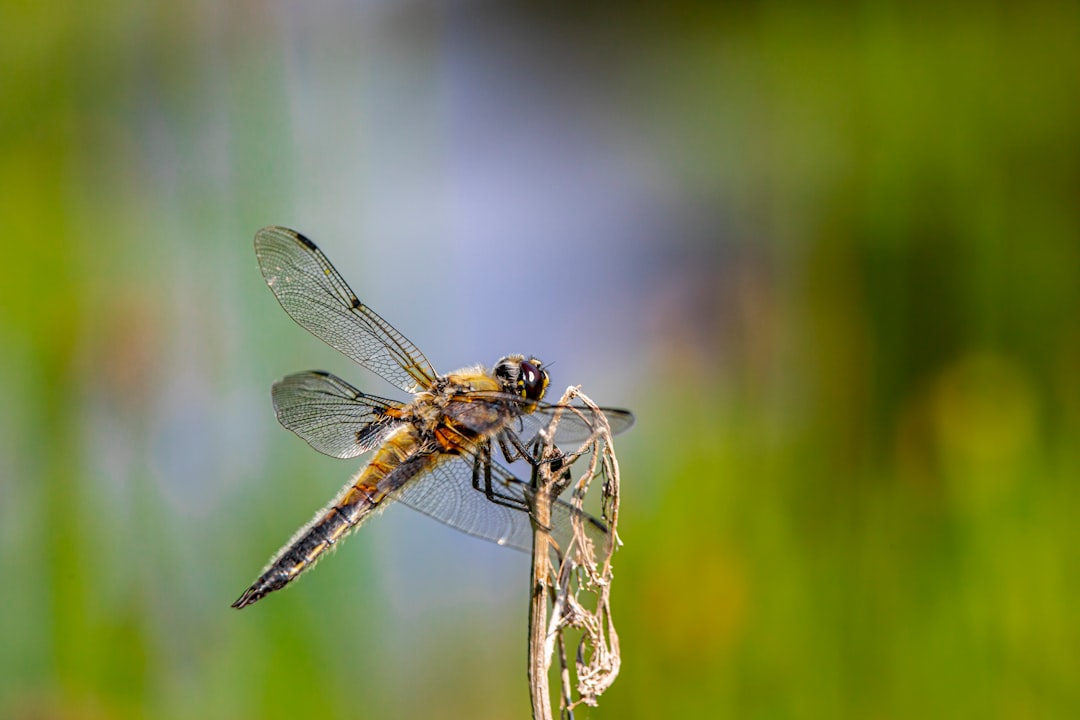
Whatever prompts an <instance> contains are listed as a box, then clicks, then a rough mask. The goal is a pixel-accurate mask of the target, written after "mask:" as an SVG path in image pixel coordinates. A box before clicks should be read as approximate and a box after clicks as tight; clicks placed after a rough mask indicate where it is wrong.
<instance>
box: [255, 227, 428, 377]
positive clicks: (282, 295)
mask: <svg viewBox="0 0 1080 720" xmlns="http://www.w3.org/2000/svg"><path fill="white" fill-rule="evenodd" d="M255 256H256V257H257V258H258V260H259V269H260V270H261V271H262V274H263V278H265V280H266V284H267V285H268V286H270V290H271V291H273V293H274V296H275V297H277V299H278V302H279V303H281V307H283V308H284V309H285V312H287V313H288V314H289V316H290V317H292V319H293V320H295V321H296V322H297V323H299V324H300V325H302V326H303V327H304V328H306V329H307V330H308V331H309V332H311V334H313V335H315V337H317V338H319V339H320V340H322V341H324V342H325V343H327V344H328V345H330V346H331V347H333V348H335V349H337V350H339V351H341V352H342V353H344V354H345V355H347V356H349V357H350V358H352V359H353V360H355V361H356V362H358V363H360V364H361V365H363V366H364V367H366V368H368V369H369V370H371V371H372V372H375V373H377V374H378V375H380V376H381V377H383V378H385V379H386V380H387V381H389V382H391V383H393V384H394V385H396V386H398V387H399V388H401V389H403V390H405V391H406V392H414V391H415V390H416V388H428V387H430V386H431V384H432V383H434V382H435V371H434V370H432V368H431V365H430V363H428V361H427V358H425V357H424V355H423V353H421V352H420V351H419V350H418V349H417V348H416V346H415V345H413V344H412V343H411V342H409V340H408V339H406V338H405V337H404V336H403V335H402V334H401V333H399V332H398V331H397V330H395V329H394V328H393V327H392V326H391V325H390V324H389V323H388V322H386V321H385V320H383V319H382V318H381V317H379V316H378V315H377V314H376V313H375V312H374V311H373V310H372V309H371V308H369V307H368V306H367V305H364V304H363V303H362V302H360V300H359V299H358V298H357V297H356V293H354V292H353V291H352V289H351V288H349V285H348V283H346V282H345V280H344V279H343V278H342V277H341V275H340V274H339V273H338V271H337V270H335V269H334V266H333V265H331V264H330V261H329V260H327V259H326V256H325V255H323V254H322V251H320V250H319V248H318V247H316V246H315V243H313V242H312V241H311V240H309V239H307V238H306V237H304V236H303V235H301V234H300V233H298V232H296V231H295V230H289V229H288V228H283V227H265V228H263V229H262V230H259V231H258V232H257V233H255Z"/></svg>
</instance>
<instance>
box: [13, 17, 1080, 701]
mask: <svg viewBox="0 0 1080 720" xmlns="http://www.w3.org/2000/svg"><path fill="white" fill-rule="evenodd" d="M0 20H2V21H3V23H2V24H3V26H4V27H6V28H8V33H7V38H6V40H5V42H4V43H2V44H0V68H2V70H3V73H2V74H3V77H4V83H3V85H4V90H3V94H2V99H0V108H2V112H0V188H2V189H3V192H0V218H2V219H3V222H4V233H3V237H4V258H5V263H4V265H3V268H4V270H3V273H2V278H3V281H2V282H0V349H2V352H0V375H2V377H4V378H6V380H7V382H6V383H5V388H6V392H5V393H4V399H3V401H2V402H0V577H2V581H0V717H5V718H7V717H11V718H92V719H97V718H192V717H200V718H226V717H229V718H236V717H241V718H242V717H262V718H273V717H294V716H304V717H316V716H318V717H325V718H338V717H341V718H344V717H350V718H356V717H448V718H449V717H463V716H468V717H472V718H505V717H522V716H526V715H527V713H528V693H527V686H526V680H525V668H526V665H525V645H526V626H525V624H526V610H527V582H528V559H527V558H526V557H525V556H524V555H520V554H517V553H513V552H510V551H506V550H503V549H500V548H497V547H495V546H490V545H487V544H484V543H482V542H480V541H476V540H473V539H471V538H468V537H465V536H462V535H459V534H457V533H454V532H453V531H451V530H449V529H447V528H444V527H442V526H440V525H438V524H437V523H434V522H432V521H430V520H428V519H427V518H424V517H422V516H419V515H417V514H415V513H411V512H409V511H407V510H405V509H393V510H391V511H389V512H388V513H386V514H385V515H384V516H382V517H380V518H379V519H378V520H377V521H376V522H373V523H371V524H370V525H368V526H366V527H364V528H363V530H362V531H361V532H360V533H358V534H357V536H356V537H355V538H353V539H351V540H350V541H349V542H348V543H346V544H345V545H344V547H343V548H342V550H341V551H340V552H338V553H336V555H335V557H333V558H332V559H331V560H328V561H327V562H325V563H324V564H322V565H320V567H319V569H318V570H316V571H314V572H313V573H311V574H310V575H308V576H305V577H304V578H303V579H302V580H301V581H300V582H299V583H297V585H296V586H295V587H294V588H293V589H290V590H289V591H288V592H284V593H281V594H278V595H276V596H273V597H271V598H270V599H269V600H267V601H265V602H262V603H260V604H258V605H257V606H255V607H254V608H251V609H249V610H245V611H244V612H242V613H237V612H235V611H233V610H230V609H229V607H228V605H229V603H230V602H232V600H234V599H235V598H236V597H237V595H238V594H239V593H240V592H241V591H242V590H243V589H244V588H245V587H246V586H247V584H248V583H249V582H250V581H251V580H252V579H253V578H254V577H255V575H256V574H257V572H258V570H259V569H260V568H261V567H262V564H263V563H264V562H265V560H266V559H267V558H268V557H269V556H270V555H271V554H272V553H273V551H274V550H276V549H277V547H279V545H280V544H281V543H283V542H285V541H286V540H287V539H288V537H289V536H290V534H291V533H292V532H293V531H294V530H295V529H296V528H297V527H299V526H300V525H301V524H303V523H304V522H305V521H306V520H308V519H309V517H310V516H311V514H312V513H313V512H314V511H315V510H316V509H318V508H320V507H321V506H322V505H323V504H324V503H325V502H326V501H327V500H329V499H330V498H331V497H332V496H333V495H334V493H335V492H336V491H337V490H338V488H339V487H340V486H341V485H342V484H343V483H344V482H345V481H346V480H347V479H348V478H349V476H350V474H351V473H352V472H354V470H355V469H356V467H357V464H356V463H348V462H340V461H334V460H330V459H327V458H324V457H321V456H319V455H318V454H317V453H315V452H314V451H311V450H310V449H309V448H308V447H307V446H306V445H305V444H304V443H303V442H302V441H301V440H299V439H297V438H295V437H293V436H292V435H290V434H289V433H287V432H286V431H285V430H283V429H281V428H280V427H278V426H277V424H276V422H275V420H274V417H273V411H272V408H271V406H270V400H269V387H270V384H271V383H272V382H273V381H274V380H275V379H277V378H278V377H280V376H282V375H285V374H287V373H289V372H293V371H298V370H303V369H309V368H322V369H327V370H330V371H333V372H335V373H337V374H339V375H341V376H343V377H345V378H347V379H349V380H350V381H352V382H354V383H355V384H357V385H359V386H360V387H362V388H364V389H367V390H370V391H371V392H373V393H376V394H385V395H392V394H393V390H392V389H388V386H386V385H385V383H382V382H381V381H380V380H379V379H378V378H375V377H373V376H370V375H368V374H366V373H365V372H364V371H361V370H359V369H358V368H355V367H354V366H351V364H350V363H349V361H348V360H346V359H345V358H343V357H341V356H339V355H337V354H336V353H335V352H334V351H333V350H331V349H329V348H328V347H326V346H324V345H322V344H321V343H320V342H319V341H317V340H316V339H314V338H312V337H311V336H309V335H308V334H307V333H306V332H304V331H303V330H302V329H300V328H299V327H297V326H296V325H294V324H293V323H292V322H291V321H290V320H289V319H288V317H287V316H286V315H285V314H284V313H283V312H282V311H281V310H280V308H279V307H278V306H277V303H276V302H275V301H274V299H273V297H272V296H271V294H270V292H269V291H268V290H267V289H266V287H265V285H264V283H263V281H262V279H261V277H260V275H259V272H258V269H257V266H256V263H255V258H254V254H253V252H252V246H251V238H252V236H253V234H254V232H255V230H257V229H258V228H259V227H262V226H264V225H269V224H283V225H288V226H291V227H295V228H297V229H299V230H301V231H303V232H305V233H306V234H308V235H309V236H310V237H312V238H313V239H315V241H316V242H318V243H319V244H320V245H321V246H322V248H323V249H324V251H325V252H326V253H327V254H328V255H329V257H330V258H331V259H332V260H333V261H334V263H335V264H336V265H337V266H338V268H339V269H340V270H341V271H342V273H343V274H344V276H345V277H346V278H347V279H348V280H349V281H350V283H351V284H352V285H353V287H354V288H355V289H356V291H357V292H358V294H359V295H360V297H361V298H362V299H364V300H365V301H366V302H368V303H369V304H370V305H371V306H372V307H373V308H374V309H375V310H376V311H377V312H379V313H380V314H382V315H383V316H384V317H386V319H387V320H389V321H390V322H391V323H393V324H394V325H395V326H396V327H397V328H398V329H400V330H401V331H402V332H403V333H405V334H406V335H407V336H408V337H409V338H411V339H412V340H413V341H414V342H415V343H416V344H417V345H418V346H419V347H420V348H421V349H422V350H423V351H424V352H425V353H426V354H427V356H428V358H429V359H430V360H431V361H432V363H433V364H434V365H435V367H436V368H437V369H439V370H441V371H449V370H452V369H455V368H457V367H461V366H464V365H470V364H473V363H476V362H484V363H491V362H493V361H494V360H495V359H497V358H498V357H500V356H501V355H504V354H506V353H508V352H523V353H532V354H535V355H537V356H538V357H541V358H543V359H544V360H545V361H548V362H551V361H554V362H555V365H554V367H553V368H552V374H553V389H554V390H555V391H556V392H559V391H561V390H562V389H563V388H564V387H565V386H566V385H569V384H577V383H580V384H582V385H583V388H584V390H585V392H587V393H588V394H589V395H590V396H591V397H592V398H594V399H595V400H596V401H598V402H600V403H602V404H607V405H616V406H627V407H631V408H633V409H634V410H635V412H636V413H637V416H638V424H637V426H636V427H635V428H634V429H633V430H632V431H631V432H630V434H628V435H626V436H623V437H621V438H619V439H618V441H617V445H616V447H617V449H618V451H619V456H620V459H621V462H622V466H623V509H622V516H621V518H622V525H621V528H622V531H621V534H622V536H623V539H624V541H625V543H626V545H625V547H624V548H623V550H621V551H620V553H619V554H618V555H617V557H616V567H615V572H616V579H615V589H614V593H613V607H614V613H615V619H616V622H617V624H618V627H619V628H620V630H621V640H622V649H623V665H622V674H621V676H620V677H619V679H618V680H617V681H616V683H615V685H614V686H613V687H612V689H611V690H610V691H609V693H608V694H607V695H605V696H603V697H602V698H601V705H600V707H599V708H598V709H596V710H592V711H587V712H586V713H583V714H585V715H587V716H590V717H656V716H664V717H739V718H841V717H850V718H867V717H871V718H910V717H916V716H917V717H923V718H955V717H984V718H1051V717H1062V718H1066V717H1075V716H1077V714H1078V713H1080V683H1078V682H1077V670H1076V668H1077V667H1080V650H1078V649H1080V620H1078V619H1077V613H1076V612H1075V600H1074V598H1075V597H1076V596H1077V594H1078V593H1080V571H1078V568H1080V550H1078V548H1080V530H1077V523H1076V521H1075V517H1076V515H1077V510H1078V509H1080V502H1078V501H1080V497H1078V495H1080V493H1078V490H1077V482H1076V481H1077V478H1078V477H1080V445H1078V443H1077V442H1076V438H1077V437H1078V430H1080V380H1078V378H1080V203H1078V202H1077V198H1080V131H1078V128H1080V94H1078V93H1077V74H1076V68H1077V67H1080V43H1078V42H1077V38H1078V37H1080V7H1078V6H1077V5H1076V4H1075V3H1065V2H1058V3H1054V2H1035V3H1028V4H1009V3H1005V4H995V5H990V6H986V5H979V4H974V5H973V4H967V3H944V4H937V5H931V6H926V7H922V6H908V5H890V4H881V3H862V4H859V5H858V6H856V7H854V8H844V7H843V6H841V5H836V4H823V5H813V4H803V3H793V2H776V3H754V4H747V5H739V6H737V7H732V8H727V9H725V8H720V7H716V6H713V5H711V4H706V3H695V2H676V3H669V4H666V5H665V6H664V9H663V10H659V9H652V10H646V9H644V8H641V7H638V6H633V7H627V6H625V5H623V4H616V3H599V4H592V5H590V6H588V7H581V6H570V5H557V6H550V5H547V4H540V3H524V4H514V5H513V6H507V5H506V4H501V3H489V2H479V1H473V2H460V3H433V2H377V1H375V0H370V1H368V2H352V3H348V2H332V3H324V4H319V5H317V6H315V5H304V6H300V5H295V4H292V3H285V2H275V3H264V2H247V3H235V4H222V3H212V2H206V1H205V0H200V1H198V2H192V3H185V4H179V5H167V4H149V3H137V2H122V1H119V0H107V1H106V2H99V3H91V4H84V3H73V2H69V3H59V4H57V3H46V4H41V5H33V4H28V3H8V4H5V5H4V6H3V7H2V8H0Z"/></svg>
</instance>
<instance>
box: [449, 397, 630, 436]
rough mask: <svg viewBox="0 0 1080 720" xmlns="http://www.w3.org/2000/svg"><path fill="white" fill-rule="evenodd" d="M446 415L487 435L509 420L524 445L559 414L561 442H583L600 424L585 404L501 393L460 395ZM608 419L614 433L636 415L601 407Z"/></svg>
mask: <svg viewBox="0 0 1080 720" xmlns="http://www.w3.org/2000/svg"><path fill="white" fill-rule="evenodd" d="M446 412H447V414H448V415H450V416H451V417H453V418H454V420H455V421H456V422H458V423H461V424H462V425H465V426H466V427H468V428H469V429H470V430H472V431H474V432H476V433H478V434H480V435H487V434H489V433H490V432H491V430H492V428H493V427H494V426H495V425H496V424H501V423H504V422H505V421H506V420H505V419H506V418H509V419H510V423H509V425H508V426H506V429H507V430H509V431H511V432H513V433H514V434H515V435H517V437H518V439H519V440H521V442H522V443H523V444H525V445H531V444H532V443H533V442H535V441H536V440H537V439H538V438H539V435H540V431H541V430H543V431H547V429H548V428H549V427H550V426H551V423H552V420H553V419H555V418H556V417H558V421H559V422H558V425H557V426H556V430H555V437H554V441H555V444H559V443H575V442H584V441H585V440H588V439H589V438H590V437H592V435H593V433H594V432H595V431H596V430H597V429H598V428H599V427H600V418H599V417H598V416H597V412H596V411H595V410H593V409H592V408H588V407H585V406H584V405H547V404H545V403H535V402H531V401H529V400H526V399H524V398H521V397H519V396H517V395H510V394H508V393H499V392H473V393H468V394H465V395H461V396H457V397H455V398H454V399H453V400H451V402H450V403H449V405H448V406H447V410H446ZM600 413H602V414H603V416H604V417H605V418H607V422H608V426H609V427H610V428H611V434H612V435H618V434H619V433H621V432H625V431H626V430H629V429H630V428H631V427H632V426H633V424H634V414H633V413H631V412H630V411H629V410H622V409H619V408H601V409H600Z"/></svg>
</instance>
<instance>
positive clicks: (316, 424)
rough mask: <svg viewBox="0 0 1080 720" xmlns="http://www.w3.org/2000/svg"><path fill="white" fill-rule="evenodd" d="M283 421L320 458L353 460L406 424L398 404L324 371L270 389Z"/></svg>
mask: <svg viewBox="0 0 1080 720" xmlns="http://www.w3.org/2000/svg"><path fill="white" fill-rule="evenodd" d="M271 397H272V398H273V400H274V411H275V412H276V413H277V418H278V422H280V423H281V424H282V425H283V426H284V427H285V428H287V429H288V430H291V431H292V432H294V433H296V434H297V435H299V436H300V437H301V438H303V439H304V440H305V441H306V442H307V444H308V445H310V446H311V447H313V448H315V449H316V450H318V451H319V452H321V453H324V454H326V455H329V456H331V457H336V458H351V457H356V456H357V455H360V454H361V453H364V452H367V451H368V450H373V449H375V448H376V447H378V446H379V445H381V444H382V443H383V441H384V440H385V439H386V437H387V436H388V435H389V434H390V432H391V431H393V430H394V428H396V427H398V425H400V423H401V420H399V419H397V418H396V417H392V416H391V415H388V414H387V413H388V412H390V411H393V410H396V409H398V408H400V407H401V403H399V402H395V401H394V400H387V399H385V398H380V397H375V396H374V395H367V394H366V393H362V392H360V391H359V390H357V389H356V388H354V387H353V386H352V385H350V384H349V383H347V382H345V381H344V380H342V379H341V378H338V377H335V376H334V375H331V374H330V373H327V372H323V371H321V370H311V371H308V372H302V373H296V374H295V375H288V376H286V377H284V378H282V379H281V380H278V381H277V382H276V383H274V386H273V389H272V390H271Z"/></svg>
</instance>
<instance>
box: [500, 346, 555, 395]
mask: <svg viewBox="0 0 1080 720" xmlns="http://www.w3.org/2000/svg"><path fill="white" fill-rule="evenodd" d="M495 377H496V378H497V379H498V381H499V384H500V385H502V389H503V391H504V392H507V393H510V394H511V395H517V396H519V397H521V398H523V399H525V400H530V401H532V402H539V401H540V399H541V398H543V397H544V393H545V392H546V391H547V387H548V383H550V382H551V378H549V377H548V374H547V370H545V369H544V365H543V363H541V362H540V361H539V360H537V359H536V358H529V359H528V360H526V359H525V356H524V355H508V356H507V357H504V358H503V359H502V360H500V361H499V362H497V363H495Z"/></svg>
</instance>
